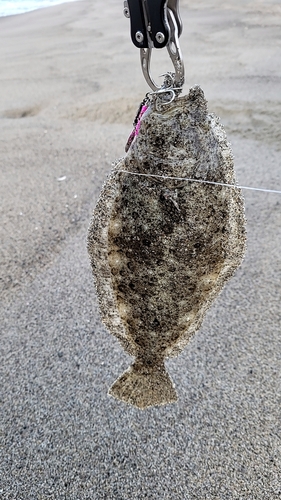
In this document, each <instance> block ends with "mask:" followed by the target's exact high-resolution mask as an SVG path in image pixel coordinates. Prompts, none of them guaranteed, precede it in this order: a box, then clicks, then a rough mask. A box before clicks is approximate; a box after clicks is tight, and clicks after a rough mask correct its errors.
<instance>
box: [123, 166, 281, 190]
mask: <svg viewBox="0 0 281 500" xmlns="http://www.w3.org/2000/svg"><path fill="white" fill-rule="evenodd" d="M118 172H122V173H124V174H130V175H138V176H141V177H157V178H158V179H169V180H174V181H186V182H198V183H200V184H211V185H214V186H224V187H228V188H232V189H248V190H249V191H261V192H262V193H274V194H281V191H277V190H276V189H264V188H257V187H250V186H240V185H236V184H226V183H224V182H215V181H205V180H204V179H191V178H189V177H171V176H168V175H157V174H141V173H139V172H130V171H128V170H118Z"/></svg>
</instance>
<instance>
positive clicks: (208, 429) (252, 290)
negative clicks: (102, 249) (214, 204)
mask: <svg viewBox="0 0 281 500" xmlns="http://www.w3.org/2000/svg"><path fill="white" fill-rule="evenodd" d="M280 13H281V7H280V4H279V2H277V1H275V2H274V1H268V2H264V1H252V2H250V1H247V2H245V1H242V0H239V1H236V2H234V1H233V0H232V1H230V2H227V6H226V5H225V2H222V1H220V0H216V1H211V2H207V1H206V0H202V1H196V2H195V1H184V0H183V1H182V2H181V15H182V19H183V24H184V32H183V35H182V37H181V47H182V51H183V54H184V60H185V67H186V86H185V91H186V92H187V91H188V88H189V87H191V86H192V85H194V84H195V83H199V84H200V85H201V86H202V88H203V90H204V92H205V95H206V98H207V99H208V101H209V110H210V111H213V112H215V113H217V114H218V115H219V116H220V117H221V119H222V122H223V123H224V125H225V128H226V131H227V134H228V138H229V140H230V141H231V143H232V147H233V151H234V155H235V163H236V171H237V177H238V181H239V183H240V184H243V185H246V186H247V185H249V186H258V187H267V188H272V189H278V188H279V189H281V168H280V163H281V162H280V155H281V152H280V151H281V147H280V139H281V132H280V130H281V129H280V121H281V120H280V111H281V98H280V95H281V94H280V88H281V87H280V85H281V61H280V48H281V35H280V33H281V31H280V27H281V21H280V19H281V18H280ZM0 41H1V43H0V64H1V75H0V80H1V93H0V127H1V133H0V162H1V163H0V164H1V169H0V209H1V220H2V224H1V228H0V240H1V254H0V261H1V274H0V278H1V303H2V305H1V312H0V314H1V330H2V332H1V354H2V363H1V380H2V382H1V390H0V392H1V417H0V418H1V428H2V435H1V441H2V442H3V446H2V450H1V454H3V455H2V458H1V465H0V469H2V472H1V478H2V479H1V484H0V497H1V498H3V499H12V500H14V499H17V500H18V499H20V500H21V499H22V500H29V499H40V500H41V499H47V498H54V499H64V498H66V499H68V500H69V499H73V500H78V499H79V500H80V499H81V500H82V499H83V500H84V499H91V500H92V499H107V498H108V499H116V500H117V499H119V500H121V499H122V500H125V499H130V500H131V499H143V498H151V499H176V500H177V499H179V500H182V499H187V500H193V499H198V500H201V499H223V500H224V499H227V500H228V499H237V500H238V499H239V500H240V499H245V500H264V499H265V498H270V499H275V498H276V499H277V498H280V495H281V489H280V484H281V460H280V452H281V428H280V422H281V410H280V403H281V380H280V373H281V346H280V326H281V318H280V277H281V257H280V241H281V239H280V237H281V229H280V224H281V195H279V196H278V195H270V194H264V193H254V192H250V191H245V192H244V195H245V199H246V215H247V219H248V250H247V255H246V258H245V261H244V263H243V265H242V267H241V268H240V269H239V271H238V272H237V274H236V276H235V278H234V279H233V280H232V281H231V282H230V283H229V284H228V286H227V287H226V288H225V290H224V292H223V293H222V295H221V296H220V298H219V299H218V300H217V302H216V303H215V305H214V306H213V307H212V309H211V310H210V311H209V313H208V316H207V317H206V320H205V322H204V325H203V327H202V329H201V330H200V332H199V333H198V334H197V335H196V337H195V338H194V340H193V341H192V342H191V343H190V345H189V347H188V348H187V349H186V350H185V351H184V352H183V354H181V355H180V356H179V357H178V358H177V359H174V360H170V361H168V368H169V371H170V373H171V375H172V377H173V378H174V380H175V383H176V385H177V387H178V391H179V402H178V404H176V405H170V406H167V407H163V408H160V409H150V410H147V411H145V412H140V411H138V410H136V409H134V408H131V407H128V406H125V405H123V404H122V403H119V402H117V401H115V400H114V399H112V398H110V397H108V396H107V388H108V387H109V386H110V385H111V383H112V382H113V381H114V380H115V379H116V377H117V376H118V375H119V374H120V373H121V372H122V370H124V369H125V368H126V367H127V366H128V364H129V359H128V357H127V356H126V355H125V354H124V352H123V351H122V349H121V348H120V346H119V345H118V343H117V341H115V339H114V338H112V336H110V335H109V334H108V333H107V332H106V331H105V329H104V327H103V326H102V325H101V323H100V320H99V316H98V311H97V305H96V299H95V292H94V288H93V283H92V277H91V270H90V266H89V261H88V256H87V254H86V232H87V227H88V224H89V220H90V216H91V211H92V208H93V206H94V204H95V201H96V199H97V196H98V194H99V191H100V188H101V186H102V183H103V182H104V180H105V178H106V176H107V174H108V172H109V170H110V164H111V162H112V161H113V160H114V159H115V158H118V157H120V156H122V155H123V152H124V144H125V143H126V140H127V137H128V135H129V133H130V131H131V123H132V121H133V120H134V117H135V113H136V110H137V108H138V105H139V102H140V101H141V100H142V98H143V96H144V94H145V93H146V92H147V91H148V87H147V85H146V83H145V81H144V79H143V77H142V74H141V69H140V64H139V54H138V50H137V49H136V48H135V47H134V46H133V45H132V43H131V42H130V37H129V21H128V20H127V19H125V18H124V17H123V14H122V2H121V3H120V5H118V2H114V1H113V0H109V1H107V2H106V3H105V2H102V1H101V0H96V1H95V2H92V1H88V0H82V1H81V2H77V3H75V2H74V3H70V4H62V5H59V6H56V7H52V8H48V9H42V10H39V11H35V12H31V13H27V14H23V15H19V16H12V17H8V18H0ZM165 52H166V51H157V52H156V53H155V55H154V58H153V61H152V72H153V74H154V76H155V77H156V76H157V75H158V74H161V73H163V72H164V71H166V70H167V69H170V66H169V61H168V57H167V54H166V53H165ZM1 495H2V496H1Z"/></svg>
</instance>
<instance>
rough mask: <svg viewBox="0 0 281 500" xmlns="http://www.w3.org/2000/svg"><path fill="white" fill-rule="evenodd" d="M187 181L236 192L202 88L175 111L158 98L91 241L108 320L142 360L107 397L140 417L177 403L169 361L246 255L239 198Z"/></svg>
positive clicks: (108, 187) (103, 197) (115, 175)
mask: <svg viewBox="0 0 281 500" xmlns="http://www.w3.org/2000/svg"><path fill="white" fill-rule="evenodd" d="M131 140H132V138H131ZM136 174H145V175H136ZM154 176H155V177H154ZM165 177H173V178H175V177H176V178H178V179H167V178H165ZM183 178H191V179H194V180H202V181H209V182H218V183H226V184H233V185H235V173H234V166H233V156H232V152H231V149H230V146H229V143H228V142H227V138H226V134H225V132H224V129H223V127H222V125H221V124H220V122H219V119H218V118H217V117H216V116H215V115H213V114H208V110H207V102H206V100H205V98H204V94H203V91H202V90H201V88H200V87H199V86H195V87H193V88H192V89H191V90H190V92H189V95H187V96H184V97H176V98H175V99H174V100H173V102H170V103H169V104H166V103H165V104H163V103H162V104H161V100H160V99H159V97H158V96H157V95H152V96H151V98H150V100H149V101H148V102H147V103H146V106H145V108H143V110H142V113H141V116H140V119H139V121H138V124H137V133H135V134H134V137H133V140H132V143H131V144H130V147H129V149H128V151H127V153H126V155H125V157H124V158H123V159H122V160H120V161H119V162H118V163H117V164H116V165H115V166H114V167H113V169H112V172H111V174H110V176H109V178H108V180H107V182H106V183H105V185H104V187H103V189H102V192H101V194H100V197H99V200H98V203H97V205H96V208H95V210H94V213H93V218H92V222H91V225H90V228H89V233H88V251H89V255H90V258H91V264H92V269H93V274H94V279H95V284H96V288H97V294H98V298H99V306H100V312H101V317H102V320H103V322H104V324H105V325H106V327H107V328H108V330H109V331H110V332H111V333H112V334H113V335H115V336H116V337H117V338H118V340H119V341H120V343H121V344H122V346H123V347H124V349H125V350H126V351H127V352H128V353H129V354H131V355H132V356H134V357H135V361H134V362H133V364H132V366H131V367H130V368H129V369H128V370H127V371H125V373H123V374H122V375H121V376H120V377H119V378H118V380H117V381H116V382H115V383H114V384H113V386H112V387H111V389H110V391H109V394H111V395H112V396H114V397H116V398H118V399H120V400H122V401H125V402H127V403H130V404H132V405H134V406H136V407H139V408H146V407H149V406H153V405H162V404H166V403H171V402H175V401H176V400H177V393H176V390H175V388H174V385H173V383H172V381H171V379H170V377H169V375H168V373H167V371H166V369H165V365H164V360H165V358H167V357H169V356H176V355H177V354H178V353H180V352H181V351H182V349H183V348H184V347H185V346H186V344H187V343H188V342H189V340H190V339H191V337H192V336H193V334H194V333H195V332H196V330H198V329H199V327H200V325H201V323H202V320H203V317H204V314H205V313H206V311H207V309H208V308H209V307H210V305H211V303H212V302H213V300H214V299H215V298H216V297H217V295H218V294H219V292H220V291H221V290H222V288H223V286H224V285H225V283H226V282H227V281H228V280H229V278H230V277H231V276H232V275H233V273H234V272H235V270H236V269H237V267H238V266H239V265H240V263H241V261H242V259H243V255H244V251H245V241H246V236H245V218H244V203H243V198H242V195H241V192H240V190H239V189H237V188H229V187H225V186H219V185H212V184H208V183H201V182H192V181H191V182H190V181H186V180H183Z"/></svg>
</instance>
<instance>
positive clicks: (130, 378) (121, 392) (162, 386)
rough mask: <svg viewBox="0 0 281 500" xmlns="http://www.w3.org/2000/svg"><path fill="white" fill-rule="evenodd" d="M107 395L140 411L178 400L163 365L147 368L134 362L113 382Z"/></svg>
mask: <svg viewBox="0 0 281 500" xmlns="http://www.w3.org/2000/svg"><path fill="white" fill-rule="evenodd" d="M108 394H109V395H110V396H113V397H115V398H116V399H119V400H120V401H124V402H125V403H128V404H131V405H133V406H136V407H137V408H140V409H141V410H144V409H145V408H148V407H149V406H158V405H165V404H168V403H175V402H176V401H177V399H178V397H177V393H176V390H175V387H174V384H173V382H172V380H171V378H170V376H169V374H168V372H167V371H166V368H165V365H164V363H162V364H161V365H160V366H159V365H158V366H157V367H153V368H147V367H144V366H143V365H141V364H140V363H139V362H138V363H137V362H135V363H134V364H133V365H132V366H130V368H128V370H126V371H125V372H124V373H123V374H122V375H121V376H120V377H119V378H118V379H117V380H116V381H115V382H114V384H113V385H112V387H111V388H110V389H109V391H108Z"/></svg>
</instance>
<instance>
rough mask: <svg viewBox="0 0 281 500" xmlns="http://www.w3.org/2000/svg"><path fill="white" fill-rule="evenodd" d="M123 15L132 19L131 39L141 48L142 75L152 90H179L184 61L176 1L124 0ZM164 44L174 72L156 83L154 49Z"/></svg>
mask: <svg viewBox="0 0 281 500" xmlns="http://www.w3.org/2000/svg"><path fill="white" fill-rule="evenodd" d="M124 14H125V16H126V17H129V18H130V19H131V38H132V41H133V43H134V45H136V47H138V48H140V59H141V68H142V72H143V75H144V78H145V80H146V82H147V83H148V85H149V86H150V87H151V89H152V90H153V91H154V92H158V91H162V90H163V89H165V88H167V87H169V88H173V89H174V90H176V89H177V90H178V93H179V92H180V90H181V88H182V86H183V84H184V64H183V59H182V53H181V49H180V46H179V36H180V35H181V32H182V23H181V19H180V16H179V9H178V0H126V1H125V2H124ZM163 47H167V50H168V53H169V56H170V58H171V61H172V63H173V66H174V69H175V73H174V74H171V73H169V75H170V78H172V80H173V81H172V82H171V83H169V84H168V85H167V81H166V80H164V83H163V84H162V85H161V86H160V85H157V84H156V83H155V82H154V80H153V79H152V77H151V75H150V61H151V54H152V49H153V48H163Z"/></svg>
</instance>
